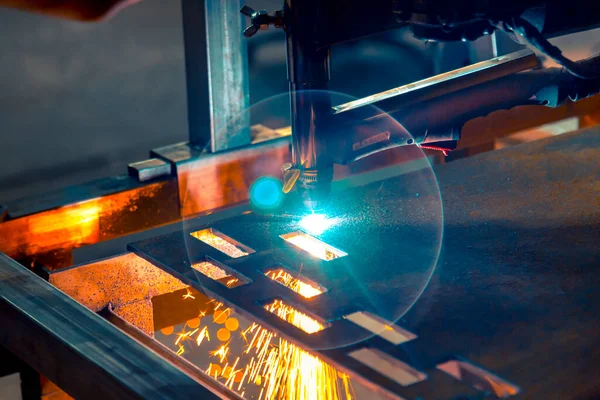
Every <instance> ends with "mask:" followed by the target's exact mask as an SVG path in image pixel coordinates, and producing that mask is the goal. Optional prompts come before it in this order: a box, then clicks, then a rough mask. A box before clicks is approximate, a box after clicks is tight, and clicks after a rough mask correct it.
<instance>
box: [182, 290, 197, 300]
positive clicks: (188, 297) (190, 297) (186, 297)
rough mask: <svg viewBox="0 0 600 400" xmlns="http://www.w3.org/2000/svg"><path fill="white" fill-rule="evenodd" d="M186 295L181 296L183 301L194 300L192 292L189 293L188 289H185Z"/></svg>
mask: <svg viewBox="0 0 600 400" xmlns="http://www.w3.org/2000/svg"><path fill="white" fill-rule="evenodd" d="M186 291H187V293H186V294H184V295H183V299H184V300H185V299H195V297H194V296H193V295H192V292H191V291H190V288H187V289H186Z"/></svg>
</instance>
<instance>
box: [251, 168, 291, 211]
mask: <svg viewBox="0 0 600 400" xmlns="http://www.w3.org/2000/svg"><path fill="white" fill-rule="evenodd" d="M281 188H282V185H281V182H280V181H279V180H278V179H276V178H273V177H272V176H263V177H261V178H258V179H257V180H255V181H254V183H252V186H250V203H252V205H253V206H255V207H257V208H260V209H263V210H272V209H275V208H277V207H279V206H280V205H281V203H283V192H282V191H281Z"/></svg>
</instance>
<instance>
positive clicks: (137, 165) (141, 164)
mask: <svg viewBox="0 0 600 400" xmlns="http://www.w3.org/2000/svg"><path fill="white" fill-rule="evenodd" d="M127 171H128V172H129V176H132V177H134V178H137V180H138V181H140V182H146V181H149V180H151V179H154V178H158V177H161V176H167V175H170V174H171V164H169V163H168V162H166V161H163V160H159V159H158V158H150V159H148V160H144V161H138V162H133V163H130V164H129V165H128V167H127Z"/></svg>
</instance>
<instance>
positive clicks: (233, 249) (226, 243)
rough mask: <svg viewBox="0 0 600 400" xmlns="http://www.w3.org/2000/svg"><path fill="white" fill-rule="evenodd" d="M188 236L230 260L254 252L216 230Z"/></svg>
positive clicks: (207, 230) (202, 231)
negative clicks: (223, 254)
mask: <svg viewBox="0 0 600 400" xmlns="http://www.w3.org/2000/svg"><path fill="white" fill-rule="evenodd" d="M190 235H192V236H193V237H195V238H196V239H198V240H200V241H202V242H204V243H206V244H207V245H209V246H210V247H212V248H215V249H217V250H219V251H220V252H221V253H225V254H227V255H228V256H229V257H231V258H239V257H244V256H247V255H248V254H252V253H254V250H252V249H251V248H249V247H247V246H244V245H243V244H241V243H239V242H237V241H235V240H233V239H232V238H230V237H229V236H227V235H225V234H223V233H221V232H219V231H217V230H216V229H212V228H207V229H202V230H199V231H196V232H192V233H190Z"/></svg>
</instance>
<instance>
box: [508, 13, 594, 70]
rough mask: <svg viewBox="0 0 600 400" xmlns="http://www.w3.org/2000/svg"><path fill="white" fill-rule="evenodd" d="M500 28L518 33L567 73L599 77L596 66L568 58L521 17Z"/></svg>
mask: <svg viewBox="0 0 600 400" xmlns="http://www.w3.org/2000/svg"><path fill="white" fill-rule="evenodd" d="M500 29H502V30H504V31H505V32H508V33H512V32H516V33H519V34H520V35H522V36H523V38H524V39H525V40H526V41H527V42H528V43H529V44H530V45H532V46H533V47H535V48H536V49H538V50H539V51H541V52H542V53H543V54H545V55H547V56H548V57H550V58H551V59H553V60H554V61H555V62H557V63H558V64H560V65H561V66H563V67H564V68H565V69H566V70H567V71H568V72H569V73H571V74H572V75H574V76H576V77H577V78H580V79H596V78H599V77H600V70H598V68H596V70H593V69H592V68H589V65H584V64H583V63H578V62H575V61H573V60H570V59H568V58H567V57H565V56H564V55H563V54H562V51H561V50H560V49H559V48H558V47H556V46H554V45H553V44H552V43H550V42H549V41H548V39H546V38H545V37H544V36H543V35H542V34H541V32H540V31H538V30H537V29H536V27H535V26H533V25H532V24H531V23H530V22H529V21H527V20H525V19H523V18H521V17H516V18H513V19H512V23H511V24H507V23H504V25H502V26H500ZM511 31H512V32H511Z"/></svg>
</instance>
